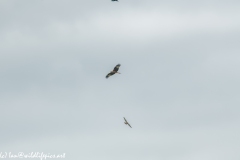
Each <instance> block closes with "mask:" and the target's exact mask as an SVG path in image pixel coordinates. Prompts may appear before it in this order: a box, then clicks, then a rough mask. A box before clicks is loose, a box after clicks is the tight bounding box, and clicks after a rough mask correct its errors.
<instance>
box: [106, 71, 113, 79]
mask: <svg viewBox="0 0 240 160" xmlns="http://www.w3.org/2000/svg"><path fill="white" fill-rule="evenodd" d="M114 74H115V73H113V72H110V73H108V74H107V75H106V78H108V77H110V76H112V75H114Z"/></svg>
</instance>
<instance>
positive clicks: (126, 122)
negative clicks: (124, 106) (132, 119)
mask: <svg viewBox="0 0 240 160" xmlns="http://www.w3.org/2000/svg"><path fill="white" fill-rule="evenodd" d="M123 118H124V120H125V122H124V123H125V124H126V125H129V127H131V125H130V124H129V123H128V121H127V120H126V118H125V117H123ZM131 128H132V127H131Z"/></svg>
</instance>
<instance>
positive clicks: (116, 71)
mask: <svg viewBox="0 0 240 160" xmlns="http://www.w3.org/2000/svg"><path fill="white" fill-rule="evenodd" d="M120 66H121V65H120V64H118V65H116V66H115V67H114V69H113V71H111V72H110V73H108V74H107V76H106V78H108V77H110V76H112V75H114V74H115V73H118V74H121V73H119V72H118V69H119V67H120Z"/></svg>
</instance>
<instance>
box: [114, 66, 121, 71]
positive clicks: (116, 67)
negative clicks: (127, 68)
mask: <svg viewBox="0 0 240 160" xmlns="http://www.w3.org/2000/svg"><path fill="white" fill-rule="evenodd" d="M120 66H121V65H120V64H118V65H116V66H115V67H114V69H113V71H116V72H117V71H118V69H119V67H120Z"/></svg>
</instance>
